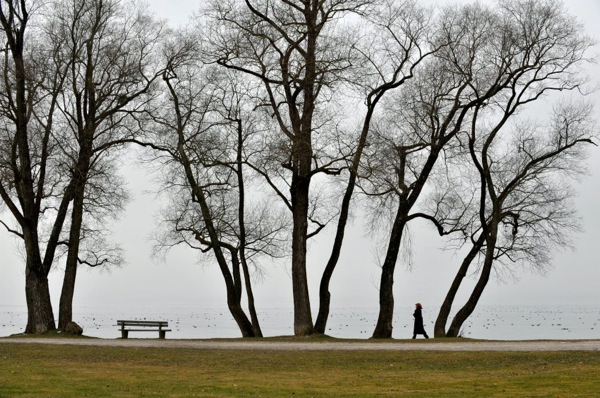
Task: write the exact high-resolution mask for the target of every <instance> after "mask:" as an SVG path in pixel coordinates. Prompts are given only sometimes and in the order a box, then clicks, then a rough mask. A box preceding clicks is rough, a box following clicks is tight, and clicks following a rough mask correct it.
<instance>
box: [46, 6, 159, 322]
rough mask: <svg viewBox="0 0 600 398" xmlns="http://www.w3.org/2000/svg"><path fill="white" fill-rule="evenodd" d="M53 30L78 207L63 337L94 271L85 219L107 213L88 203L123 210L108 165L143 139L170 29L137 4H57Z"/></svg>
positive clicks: (62, 137)
mask: <svg viewBox="0 0 600 398" xmlns="http://www.w3.org/2000/svg"><path fill="white" fill-rule="evenodd" d="M48 24H49V25H48V30H50V32H51V35H50V36H51V37H52V40H54V41H55V46H61V50H62V54H63V57H64V59H63V60H62V62H63V63H64V64H65V65H67V68H68V76H67V79H66V83H65V85H64V88H63V90H62V92H61V96H60V102H59V109H60V111H61V116H62V118H61V122H62V123H61V127H62V129H61V131H60V132H56V133H55V135H56V138H57V140H59V141H61V142H63V143H62V144H61V149H62V151H63V156H64V157H65V159H67V162H68V165H67V167H68V172H69V175H70V178H71V189H72V191H71V194H72V199H73V204H72V209H71V220H70V225H69V236H68V238H67V239H66V242H67V245H68V253H67V258H66V268H65V276H64V281H63V289H62V293H61V299H60V313H59V325H58V326H59V328H61V329H64V328H65V327H66V325H67V324H68V323H69V322H72V317H73V315H72V303H73V294H74V289H75V280H76V275H77V266H78V264H79V263H89V261H86V260H83V259H82V258H80V240H81V234H82V228H83V225H84V214H85V212H86V210H88V211H89V212H94V211H96V212H98V213H101V212H102V211H101V209H100V208H98V207H96V208H91V206H89V205H88V206H87V207H86V201H87V202H89V203H91V202H92V201H91V200H89V199H91V198H92V197H95V205H98V204H100V203H102V202H105V204H107V205H109V206H110V203H106V201H107V200H108V201H110V199H111V198H113V199H114V204H116V205H117V206H118V205H119V204H120V203H122V201H121V200H120V198H122V197H123V196H122V195H119V194H117V193H118V189H119V186H118V185H112V184H111V183H113V182H114V181H111V178H110V176H108V175H107V174H106V173H105V172H102V168H103V167H106V166H103V163H104V164H106V161H107V160H109V159H111V157H110V154H111V152H112V151H115V150H118V149H119V147H122V146H123V145H124V143H126V142H127V141H129V140H131V139H132V138H134V137H135V136H136V134H137V133H138V131H139V128H138V127H137V126H136V125H135V124H134V123H132V122H133V119H132V117H131V116H132V115H134V114H136V113H138V112H140V110H141V109H142V108H143V107H144V106H145V103H146V102H147V101H148V99H149V98H150V97H151V95H152V94H151V93H152V90H153V86H154V82H155V80H156V79H157V77H158V76H159V73H158V70H157V67H156V65H157V63H156V62H155V60H154V58H153V54H154V53H155V48H156V46H157V42H158V39H159V38H160V37H161V30H162V29H163V28H162V26H161V24H160V23H158V22H156V21H154V20H153V19H152V17H151V14H150V13H149V11H148V10H147V9H145V8H142V7H141V6H140V5H139V4H138V3H135V2H129V1H128V2H119V1H113V0H94V1H80V0H65V1H62V2H58V3H55V5H54V8H53V14H52V15H51V17H50V21H49V22H48ZM57 123H58V121H57ZM67 143H68V144H67ZM92 190H93V191H92ZM101 196H103V197H104V198H105V199H103V200H99V199H100V197H101ZM88 238H89V237H88ZM108 258H109V257H101V258H100V257H99V258H98V259H96V261H93V262H91V263H90V264H91V265H96V264H98V263H103V262H104V263H105V262H106V261H108ZM90 264H88V265H90Z"/></svg>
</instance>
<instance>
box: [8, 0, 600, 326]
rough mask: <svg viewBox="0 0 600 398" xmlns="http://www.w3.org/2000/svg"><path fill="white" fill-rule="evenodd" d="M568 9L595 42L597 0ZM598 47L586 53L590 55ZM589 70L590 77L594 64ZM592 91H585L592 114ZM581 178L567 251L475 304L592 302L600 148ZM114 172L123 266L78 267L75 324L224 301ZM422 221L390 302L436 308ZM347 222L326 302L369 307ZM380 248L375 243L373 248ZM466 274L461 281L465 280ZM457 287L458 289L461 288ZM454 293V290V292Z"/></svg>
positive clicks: (315, 273)
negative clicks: (122, 193) (578, 221)
mask: <svg viewBox="0 0 600 398" xmlns="http://www.w3.org/2000/svg"><path fill="white" fill-rule="evenodd" d="M200 3H201V2H199V1H191V0H179V1H177V0H151V1H150V4H151V7H152V8H153V9H154V10H155V11H156V13H157V15H158V16H160V17H163V18H167V19H169V20H170V22H171V23H172V24H183V23H185V21H186V20H187V18H188V16H189V15H190V14H191V13H192V12H193V11H195V10H196V8H197V5H198V4H200ZM566 4H567V6H568V7H569V8H570V10H571V12H572V13H574V14H575V15H577V16H578V17H579V18H580V19H581V21H582V22H583V23H584V24H585V25H586V27H587V31H588V33H589V34H590V35H592V36H594V37H596V38H600V26H599V24H598V20H600V1H599V0H567V1H566ZM599 50H600V48H597V49H596V52H599ZM594 68H595V69H592V70H590V73H591V74H593V75H595V77H596V79H597V78H598V77H599V76H600V73H598V72H600V70H599V67H598V65H596V66H594ZM598 98H599V96H598V95H597V94H596V95H595V102H596V104H597V108H598V110H597V111H596V114H597V115H598V116H599V117H597V118H598V119H600V107H599V106H600V101H599V100H598ZM589 170H590V176H589V177H586V178H585V179H583V181H582V183H581V184H579V185H577V189H578V191H579V195H578V198H577V207H578V209H579V212H580V215H581V216H582V226H583V228H584V232H583V233H582V234H580V235H579V236H578V237H577V239H576V245H575V251H572V252H570V251H568V252H564V253H559V254H558V255H557V256H556V257H555V261H554V265H555V266H554V269H553V270H551V271H550V272H549V273H548V275H546V276H540V275H538V274H531V273H528V272H527V271H523V272H519V273H518V275H517V276H518V277H519V280H517V281H514V280H507V281H505V282H497V281H496V280H494V281H492V282H491V283H490V284H489V285H488V288H487V290H486V291H485V293H484V295H483V298H482V300H481V304H503V303H509V304H520V303H522V304H569V303H577V304H595V305H596V304H597V305H600V288H599V286H598V285H599V282H600V267H599V266H598V265H599V261H598V252H599V248H598V244H599V243H600V241H599V239H598V237H599V236H600V209H599V204H600V148H595V149H593V150H592V156H591V157H590V160H589ZM124 175H125V176H126V177H127V180H128V187H129V189H130V191H131V194H132V201H131V202H130V203H129V205H128V207H127V209H126V211H125V212H124V215H123V218H122V219H121V220H120V221H119V222H118V223H117V224H116V225H115V226H114V231H115V238H116V240H118V241H120V242H121V243H122V246H123V248H124V249H125V256H126V259H127V264H126V265H125V266H124V267H123V268H119V269H114V270H112V271H110V272H98V271H97V270H87V269H82V270H81V271H80V273H79V275H78V283H77V287H76V294H75V316H74V318H75V321H77V310H78V308H82V307H87V306H95V305H105V304H112V303H115V304H117V303H121V302H129V303H140V305H142V304H150V305H156V306H164V305H180V304H185V305H197V306H198V308H204V307H226V301H225V300H226V298H225V289H224V286H223V282H222V278H221V276H220V274H219V273H218V269H217V267H216V266H210V262H204V263H202V264H199V263H198V262H197V257H196V254H195V253H193V252H191V251H190V250H189V249H183V248H182V249H177V250H175V251H173V252H172V253H171V254H170V255H169V256H168V257H167V258H166V259H165V261H160V260H156V259H153V258H152V257H151V246H152V245H151V242H150V240H149V236H150V234H151V233H152V230H153V228H154V226H155V216H156V212H157V211H158V209H159V204H158V203H157V202H156V201H155V200H154V196H153V195H152V194H148V193H146V191H148V190H152V189H153V182H152V177H151V176H149V175H147V174H146V173H145V171H144V170H141V169H140V168H138V167H136V166H135V165H133V164H132V165H129V166H127V167H126V168H125V171H124ZM429 230H430V228H429V227H428V226H426V225H425V224H422V225H419V224H415V225H413V226H411V231H412V238H413V242H412V244H413V247H412V251H413V268H412V269H407V267H406V266H405V265H403V264H402V263H399V264H398V267H397V271H396V276H395V297H396V303H397V305H398V306H400V305H412V304H413V303H414V302H416V301H421V302H422V303H424V305H425V306H426V307H427V306H429V307H437V306H439V305H440V304H441V302H442V300H443V297H444V296H445V294H446V291H447V289H448V286H449V285H450V281H451V280H452V278H453V276H454V273H455V271H456V269H457V267H458V264H459V262H460V260H461V258H460V257H457V256H453V255H452V254H450V253H444V252H442V251H441V250H440V248H441V246H442V241H441V240H440V239H439V238H438V237H437V236H436V235H435V234H433V233H431V232H429ZM374 244H375V242H372V241H370V240H369V239H368V238H367V237H366V236H365V233H364V231H363V226H362V225H361V222H360V220H356V221H355V223H354V225H353V226H352V229H351V230H350V231H349V234H348V235H347V238H346V241H345V243H344V249H343V253H342V257H341V259H340V262H339V265H338V269H337V271H336V273H335V274H334V277H333V280H332V286H331V292H332V304H333V306H334V307H356V306H360V307H376V306H377V302H378V301H377V300H378V298H377V297H378V296H377V295H378V288H377V286H378V281H379V276H380V269H379V267H378V266H377V263H376V258H375V253H376V251H377V250H378V248H377V247H376V246H375V245H374ZM15 247H16V245H15V242H14V240H13V239H12V238H10V237H9V235H8V234H7V233H6V232H5V231H0V306H2V305H25V294H24V271H23V269H24V266H23V260H22V258H21V257H20V254H19V253H18V251H17V249H16V248H15ZM329 249H330V240H328V239H326V237H325V236H323V237H320V238H319V241H318V242H312V243H311V246H310V256H309V266H308V274H309V279H310V281H311V296H312V305H313V312H314V313H316V310H317V304H318V297H317V291H318V282H319V278H320V275H321V270H322V268H323V266H324V263H325V261H326V259H327V256H328V253H329ZM380 249H381V247H379V250H380ZM288 264H289V261H288V262H285V263H281V264H265V270H266V273H265V277H264V281H262V282H261V281H257V283H256V284H255V288H254V289H255V294H256V296H257V309H258V311H259V312H262V311H264V310H265V309H267V308H271V307H290V308H291V307H292V289H291V277H290V275H289V272H288ZM50 278H51V284H52V287H53V292H52V293H53V302H54V303H55V305H54V310H55V316H58V298H59V293H60V283H61V278H62V273H61V272H53V273H52V274H51V276H50ZM472 285H473V280H470V286H472ZM463 291H464V290H463ZM461 297H463V296H461Z"/></svg>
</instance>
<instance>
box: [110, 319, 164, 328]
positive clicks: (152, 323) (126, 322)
mask: <svg viewBox="0 0 600 398" xmlns="http://www.w3.org/2000/svg"><path fill="white" fill-rule="evenodd" d="M117 325H119V326H147V327H167V326H169V322H167V321H137V320H119V321H117Z"/></svg>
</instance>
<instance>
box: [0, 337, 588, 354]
mask: <svg viewBox="0 0 600 398" xmlns="http://www.w3.org/2000/svg"><path fill="white" fill-rule="evenodd" d="M286 339H292V337H286ZM440 340H441V339H437V341H436V339H430V340H427V341H425V340H422V341H414V340H408V339H406V340H389V341H379V340H366V341H357V340H352V341H330V340H327V341H326V340H314V341H264V340H258V339H251V340H243V339H231V340H228V339H218V340H215V339H213V340H204V339H201V340H195V339H164V340H163V339H136V338H129V339H120V338H118V339H102V338H85V337H83V338H65V337H63V338H51V337H41V338H35V337H0V344H46V345H75V346H77V345H79V346H96V347H123V348H127V347H137V348H140V347H144V348H176V349H198V350H255V351H510V352H517V351H538V352H539V351H600V340H523V341H490V340H474V341H468V340H467V341H462V340H463V339H460V340H457V339H453V341H440Z"/></svg>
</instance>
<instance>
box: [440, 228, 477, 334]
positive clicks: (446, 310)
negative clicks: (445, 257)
mask: <svg viewBox="0 0 600 398" xmlns="http://www.w3.org/2000/svg"><path fill="white" fill-rule="evenodd" d="M484 241H485V238H484V235H483V234H481V235H480V236H479V239H478V240H477V242H475V243H474V244H473V246H472V247H471V250H470V251H469V253H468V254H467V255H466V256H465V258H464V259H463V262H462V264H461V266H460V269H459V270H458V272H457V274H456V276H455V277H454V280H453V281H452V285H451V286H450V289H449V290H448V293H447V294H446V298H445V299H444V302H443V303H442V306H441V308H440V311H439V313H438V316H437V318H436V320H435V326H434V329H433V335H434V337H446V323H447V322H448V317H449V316H450V311H451V310H452V304H453V303H454V299H455V298H456V294H457V293H458V289H459V288H460V285H461V283H462V281H463V279H464V278H465V276H467V271H468V270H469V267H470V266H471V263H472V262H473V260H474V259H475V257H476V256H477V254H478V253H479V250H480V249H481V246H482V245H483V242H484Z"/></svg>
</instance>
